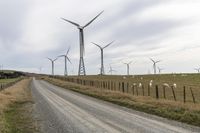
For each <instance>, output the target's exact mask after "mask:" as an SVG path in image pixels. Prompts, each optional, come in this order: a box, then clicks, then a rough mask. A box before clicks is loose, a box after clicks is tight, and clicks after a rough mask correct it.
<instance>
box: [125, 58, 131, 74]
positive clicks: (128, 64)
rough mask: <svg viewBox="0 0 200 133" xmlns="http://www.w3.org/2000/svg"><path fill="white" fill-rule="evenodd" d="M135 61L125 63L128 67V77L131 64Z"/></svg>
mask: <svg viewBox="0 0 200 133" xmlns="http://www.w3.org/2000/svg"><path fill="white" fill-rule="evenodd" d="M132 62H133V61H130V62H128V63H124V64H125V65H126V68H127V75H129V69H130V67H129V66H130V64H131V63H132Z"/></svg>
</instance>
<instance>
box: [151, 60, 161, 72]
mask: <svg viewBox="0 0 200 133" xmlns="http://www.w3.org/2000/svg"><path fill="white" fill-rule="evenodd" d="M150 60H151V61H152V62H153V69H154V74H156V64H157V63H158V62H160V60H159V61H155V60H153V59H151V58H150Z"/></svg>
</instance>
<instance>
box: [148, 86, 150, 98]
mask: <svg viewBox="0 0 200 133" xmlns="http://www.w3.org/2000/svg"><path fill="white" fill-rule="evenodd" d="M148 96H150V85H148Z"/></svg>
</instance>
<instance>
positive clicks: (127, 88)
mask: <svg viewBox="0 0 200 133" xmlns="http://www.w3.org/2000/svg"><path fill="white" fill-rule="evenodd" d="M126 92H127V93H128V92H129V83H128V82H127V84H126Z"/></svg>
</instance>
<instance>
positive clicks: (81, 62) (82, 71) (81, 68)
mask: <svg viewBox="0 0 200 133" xmlns="http://www.w3.org/2000/svg"><path fill="white" fill-rule="evenodd" d="M102 13H103V11H102V12H100V13H99V14H98V15H97V16H96V17H94V18H93V19H92V20H90V21H89V22H88V23H87V24H85V25H84V26H80V25H79V24H77V23H75V22H72V21H70V20H67V19H65V18H61V19H63V20H64V21H67V22H69V23H71V24H73V25H75V26H76V27H77V28H78V30H79V41H80V60H79V70H78V75H86V72H85V65H84V59H83V56H84V49H85V48H84V32H83V30H84V28H86V27H87V26H89V25H90V24H91V23H92V22H93V21H94V20H95V19H96V18H97V17H99V16H100V15H101V14H102Z"/></svg>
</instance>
